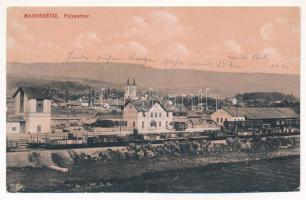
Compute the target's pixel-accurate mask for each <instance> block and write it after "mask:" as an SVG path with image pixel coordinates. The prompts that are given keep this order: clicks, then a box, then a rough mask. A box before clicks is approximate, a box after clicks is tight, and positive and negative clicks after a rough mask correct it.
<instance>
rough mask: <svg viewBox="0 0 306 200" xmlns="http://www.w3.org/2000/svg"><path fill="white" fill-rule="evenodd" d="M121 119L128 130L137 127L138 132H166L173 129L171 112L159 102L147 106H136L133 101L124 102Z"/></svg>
mask: <svg viewBox="0 0 306 200" xmlns="http://www.w3.org/2000/svg"><path fill="white" fill-rule="evenodd" d="M123 120H124V121H126V128H127V129H128V130H133V129H137V130H138V132H139V133H153V132H166V131H170V130H173V126H172V121H173V113H172V112H169V111H167V110H166V109H165V108H164V107H163V106H162V105H161V104H160V103H158V102H155V103H151V105H150V106H148V108H137V106H135V105H134V104H133V102H131V101H129V102H128V103H126V105H125V107H124V110H123Z"/></svg>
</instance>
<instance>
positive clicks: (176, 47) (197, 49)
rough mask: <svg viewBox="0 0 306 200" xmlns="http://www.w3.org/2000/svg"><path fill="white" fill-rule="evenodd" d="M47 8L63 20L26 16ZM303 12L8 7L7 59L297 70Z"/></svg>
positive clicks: (276, 9) (277, 9)
mask: <svg viewBox="0 0 306 200" xmlns="http://www.w3.org/2000/svg"><path fill="white" fill-rule="evenodd" d="M46 12H50V13H58V14H59V17H60V19H24V14H25V13H46ZM64 13H71V14H89V15H90V16H89V18H88V19H64V17H63V15H64ZM299 14H300V13H299V9H298V8H297V7H274V8H273V7H266V8H262V7H258V8H254V7H253V8H251V7H249V8H247V7H240V8H239V7H236V8H235V7H227V8H226V7H219V8H216V7H196V8H195V7H194V8H192V7H181V8H178V7H173V8H169V7H147V8H133V7H130V8H105V7H104V8H101V7H100V8H39V7H37V8H9V9H8V18H7V20H8V21H7V61H8V62H23V63H32V62H65V61H66V60H67V58H68V52H70V51H73V53H72V55H73V56H74V57H78V56H80V55H84V56H86V57H89V58H88V59H87V60H84V59H73V60H71V61H89V62H97V61H99V62H101V59H100V60H97V58H98V57H99V56H100V57H109V56H111V57H112V58H120V60H117V62H129V63H140V64H141V63H143V61H141V60H140V61H139V60H138V61H135V60H132V59H130V57H131V55H134V57H137V58H150V59H152V60H154V62H147V63H146V65H148V66H152V67H157V68H180V69H181V68H187V69H189V68H192V69H198V70H210V71H228V72H263V73H283V74H299V73H300V63H299V60H300V20H299ZM234 58H235V59H234ZM254 58H257V59H254ZM258 58H264V60H263V59H258ZM167 61H168V62H167ZM169 61H170V62H169Z"/></svg>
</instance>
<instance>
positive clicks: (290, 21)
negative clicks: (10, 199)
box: [6, 6, 300, 193]
mask: <svg viewBox="0 0 306 200" xmlns="http://www.w3.org/2000/svg"><path fill="white" fill-rule="evenodd" d="M6 23H7V25H6V26H7V27H6V28H7V30H6V31H7V33H6V60H7V62H6V107H7V110H6V189H7V192H9V193H29V192H30V193H37V192H48V193H55V192H56V193H66V192H69V193H74V192H77V193H83V192H112V193H118V192H128V193H132V192H138V193H148V192H149V193H233V192H235V193H240V192H297V191H300V9H299V7H286V6H283V7H203V6H202V7H201V6H199V7H187V6H186V7H8V8H7V19H6Z"/></svg>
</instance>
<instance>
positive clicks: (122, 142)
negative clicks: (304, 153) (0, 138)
mask: <svg viewBox="0 0 306 200" xmlns="http://www.w3.org/2000/svg"><path fill="white" fill-rule="evenodd" d="M299 134H300V131H299V127H289V128H288V127H251V128H250V127H241V126H239V125H238V126H237V124H236V125H234V124H226V125H225V126H224V127H222V128H221V129H219V130H205V131H193V132H192V131H186V130H182V131H173V132H167V133H151V134H139V133H138V132H137V130H134V131H133V132H132V133H131V134H128V135H112V134H110V135H104V134H101V135H98V134H97V135H90V136H89V135H85V136H84V137H77V136H75V135H74V134H73V133H68V135H67V137H65V138H63V139H52V140H51V139H47V138H46V139H45V140H44V141H43V142H42V141H35V140H34V141H30V142H29V143H28V147H29V148H42V149H69V148H90V147H112V146H127V145H129V144H131V143H135V144H146V143H151V144H161V143H164V142H167V141H178V142H186V141H193V140H225V139H226V138H229V137H232V138H233V137H240V138H251V137H266V136H290V135H299Z"/></svg>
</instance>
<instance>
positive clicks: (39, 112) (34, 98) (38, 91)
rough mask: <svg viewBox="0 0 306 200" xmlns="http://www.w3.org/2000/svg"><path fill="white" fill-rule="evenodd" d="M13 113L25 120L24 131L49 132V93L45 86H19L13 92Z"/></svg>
mask: <svg viewBox="0 0 306 200" xmlns="http://www.w3.org/2000/svg"><path fill="white" fill-rule="evenodd" d="M13 98H15V115H16V116H20V117H23V118H24V120H25V129H24V130H21V131H24V132H25V133H50V132H51V94H50V92H49V90H48V89H47V88H42V87H34V86H25V87H19V88H18V89H17V91H16V92H15V94H14V95H13Z"/></svg>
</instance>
